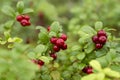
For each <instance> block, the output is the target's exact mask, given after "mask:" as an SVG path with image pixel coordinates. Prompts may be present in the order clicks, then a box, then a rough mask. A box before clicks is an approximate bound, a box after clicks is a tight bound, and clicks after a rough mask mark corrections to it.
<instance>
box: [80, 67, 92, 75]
mask: <svg viewBox="0 0 120 80" xmlns="http://www.w3.org/2000/svg"><path fill="white" fill-rule="evenodd" d="M82 71H83V72H84V73H86V74H91V73H93V69H92V67H90V66H86V67H84V68H83V69H82Z"/></svg>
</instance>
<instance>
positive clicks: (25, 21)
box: [20, 19, 28, 26]
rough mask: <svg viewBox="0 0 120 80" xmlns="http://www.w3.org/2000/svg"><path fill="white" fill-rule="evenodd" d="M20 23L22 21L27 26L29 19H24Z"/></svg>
mask: <svg viewBox="0 0 120 80" xmlns="http://www.w3.org/2000/svg"><path fill="white" fill-rule="evenodd" d="M20 23H21V25H22V26H27V25H28V21H27V20H25V19H23V20H22V21H21V22H20Z"/></svg>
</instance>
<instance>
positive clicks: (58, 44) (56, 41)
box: [50, 34, 67, 52]
mask: <svg viewBox="0 0 120 80" xmlns="http://www.w3.org/2000/svg"><path fill="white" fill-rule="evenodd" d="M66 40H67V36H66V35H65V34H62V35H61V36H60V38H57V37H52V38H51V39H50V42H51V43H52V44H53V45H54V46H53V50H54V52H58V51H60V49H62V50H65V49H67V44H66V43H65V41H66Z"/></svg>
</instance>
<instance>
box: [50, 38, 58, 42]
mask: <svg viewBox="0 0 120 80" xmlns="http://www.w3.org/2000/svg"><path fill="white" fill-rule="evenodd" d="M57 40H58V38H56V37H52V38H51V39H50V42H51V43H52V44H56V41H57Z"/></svg>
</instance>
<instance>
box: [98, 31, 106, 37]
mask: <svg viewBox="0 0 120 80" xmlns="http://www.w3.org/2000/svg"><path fill="white" fill-rule="evenodd" d="M97 35H98V37H100V36H106V37H107V34H106V32H105V31H104V30H100V31H98V33H97Z"/></svg>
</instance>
